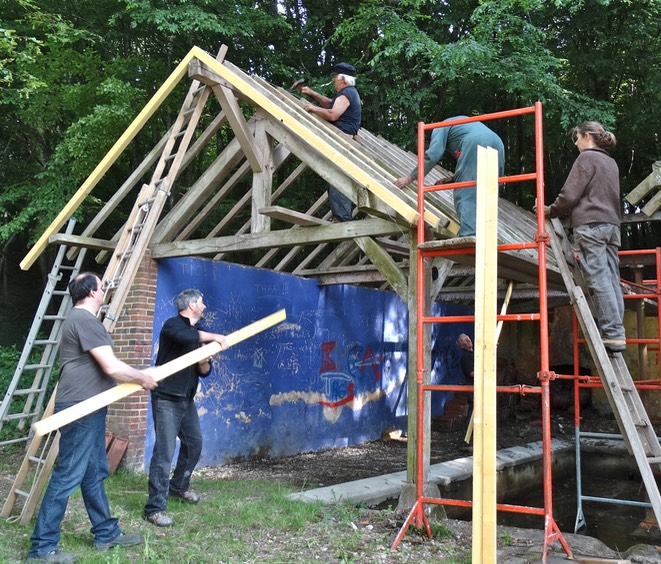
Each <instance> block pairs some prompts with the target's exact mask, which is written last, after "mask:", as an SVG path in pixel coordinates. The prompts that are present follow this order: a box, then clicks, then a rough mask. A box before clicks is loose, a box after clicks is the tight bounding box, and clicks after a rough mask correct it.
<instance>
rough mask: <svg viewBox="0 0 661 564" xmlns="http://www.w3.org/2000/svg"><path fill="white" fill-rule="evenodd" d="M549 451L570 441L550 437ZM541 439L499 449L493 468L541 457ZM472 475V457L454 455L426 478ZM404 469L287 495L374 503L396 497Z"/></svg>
mask: <svg viewBox="0 0 661 564" xmlns="http://www.w3.org/2000/svg"><path fill="white" fill-rule="evenodd" d="M551 450H552V452H553V453H558V452H562V451H565V450H571V451H573V450H574V443H573V441H566V440H561V439H552V440H551ZM541 458H542V442H541V441H537V442H534V443H529V444H527V445H524V446H517V447H511V448H506V449H502V450H499V451H498V452H497V453H496V468H497V470H498V471H500V470H503V469H505V468H508V467H511V466H516V465H518V464H524V463H526V462H532V461H535V460H541ZM472 475H473V457H472V456H467V457H465V458H457V459H455V460H450V461H448V462H441V463H439V464H432V465H431V466H430V468H429V481H430V482H431V483H434V484H437V485H439V486H447V485H449V484H451V483H452V482H459V481H462V480H466V479H468V478H470V477H471V476H472ZM406 483H407V482H406V471H405V470H402V471H401V472H394V473H392V474H384V475H383V476H376V477H374V478H364V479H362V480H354V481H352V482H346V483H344V484H335V485H333V486H325V487H323V488H316V489H313V490H308V491H304V492H296V493H293V494H290V495H289V498H290V499H292V500H297V501H307V502H313V501H321V502H322V503H326V504H331V503H338V502H341V501H348V502H351V503H355V504H357V505H358V504H365V505H368V506H374V505H378V504H379V503H382V502H384V501H386V500H388V499H397V498H399V494H400V492H401V490H402V488H403V487H404V485H405V484H406Z"/></svg>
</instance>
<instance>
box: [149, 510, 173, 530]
mask: <svg viewBox="0 0 661 564" xmlns="http://www.w3.org/2000/svg"><path fill="white" fill-rule="evenodd" d="M145 519H147V521H149V522H150V523H151V524H152V525H156V526H157V527H172V525H174V521H172V519H171V518H170V516H169V515H168V514H167V513H166V512H165V511H157V512H156V513H150V514H149V515H147V516H146V517H145Z"/></svg>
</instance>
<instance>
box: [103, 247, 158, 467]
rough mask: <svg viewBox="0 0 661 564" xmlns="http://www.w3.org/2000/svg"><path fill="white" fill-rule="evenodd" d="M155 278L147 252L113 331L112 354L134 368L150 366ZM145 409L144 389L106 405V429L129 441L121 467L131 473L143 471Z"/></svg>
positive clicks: (153, 264) (148, 252)
mask: <svg viewBox="0 0 661 564" xmlns="http://www.w3.org/2000/svg"><path fill="white" fill-rule="evenodd" d="M156 277H157V263H156V261H155V260H153V259H152V258H151V252H150V251H149V250H147V251H145V254H144V257H143V259H142V262H141V264H140V267H139V269H138V272H137V274H136V277H135V281H134V282H133V286H132V288H131V290H130V291H129V294H128V296H127V298H126V302H125V303H124V308H123V309H122V314H121V316H120V318H119V320H118V322H117V324H116V325H115V329H114V331H113V332H112V338H113V340H114V342H115V354H116V355H117V357H118V358H120V359H122V360H123V361H124V362H126V363H128V364H130V365H131V366H135V367H136V368H147V367H148V366H150V365H151V344H152V335H153V330H154V309H155V304H156ZM148 406H149V392H148V391H147V390H140V391H139V392H135V393H134V394H131V395H130V396H127V397H125V398H123V399H121V400H119V401H117V402H115V403H113V404H111V405H109V406H108V423H107V428H108V430H109V431H111V432H112V433H113V434H114V435H116V436H118V437H123V438H125V439H128V441H129V444H128V448H127V450H126V454H125V455H124V458H123V464H124V465H126V467H127V468H129V469H130V470H138V471H142V470H143V465H144V455H145V438H146V435H147V409H148Z"/></svg>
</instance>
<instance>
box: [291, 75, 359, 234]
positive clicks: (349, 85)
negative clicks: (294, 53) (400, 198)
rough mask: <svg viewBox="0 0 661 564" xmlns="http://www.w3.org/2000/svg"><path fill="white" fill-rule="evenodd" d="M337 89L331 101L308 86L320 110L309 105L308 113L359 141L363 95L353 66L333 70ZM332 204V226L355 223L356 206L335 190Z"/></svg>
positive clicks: (330, 189) (330, 196)
mask: <svg viewBox="0 0 661 564" xmlns="http://www.w3.org/2000/svg"><path fill="white" fill-rule="evenodd" d="M332 74H333V87H334V88H335V92H336V94H335V96H333V98H328V97H327V96H324V95H323V94H319V92H315V91H314V90H312V88H308V87H307V86H304V87H303V88H301V92H302V93H303V94H305V95H307V96H310V97H311V98H312V99H313V100H315V101H316V102H317V103H318V104H319V106H315V105H314V104H308V105H307V106H305V110H306V111H307V112H310V113H314V114H317V115H318V116H319V117H321V118H322V119H324V120H326V121H328V122H330V123H332V124H333V125H334V126H335V127H337V128H338V129H339V130H340V131H343V132H344V133H346V134H347V135H351V136H352V137H355V136H356V135H357V134H358V130H359V129H360V122H361V120H362V109H361V106H360V95H359V94H358V90H356V86H355V85H356V69H355V67H354V66H353V65H350V64H349V63H338V64H336V65H335V66H334V67H333V72H332ZM328 201H329V202H330V206H331V211H332V212H333V217H332V219H331V221H332V222H334V223H338V222H343V221H351V220H352V219H353V202H352V201H351V200H350V199H349V198H347V197H346V196H345V195H344V194H342V192H340V191H339V190H338V189H337V188H335V187H334V186H329V187H328Z"/></svg>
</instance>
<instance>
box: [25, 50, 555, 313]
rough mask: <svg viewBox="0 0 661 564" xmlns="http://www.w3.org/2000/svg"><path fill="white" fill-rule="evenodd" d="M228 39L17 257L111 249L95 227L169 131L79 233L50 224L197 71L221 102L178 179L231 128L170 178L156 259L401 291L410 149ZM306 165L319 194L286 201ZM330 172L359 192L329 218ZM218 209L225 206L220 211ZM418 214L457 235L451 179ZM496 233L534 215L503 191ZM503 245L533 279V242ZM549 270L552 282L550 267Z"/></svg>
mask: <svg viewBox="0 0 661 564" xmlns="http://www.w3.org/2000/svg"><path fill="white" fill-rule="evenodd" d="M225 51H226V50H225V49H221V53H219V55H218V56H217V57H216V58H214V57H213V56H211V55H209V54H208V53H206V52H204V51H202V50H201V49H199V48H193V49H192V50H191V51H190V52H189V54H188V55H187V57H186V58H185V59H184V60H183V61H182V62H181V63H180V64H179V66H178V67H177V69H176V70H175V72H173V74H172V75H171V77H169V79H168V80H167V81H166V83H164V85H163V87H162V88H161V89H160V90H159V91H158V92H157V93H156V94H155V96H154V97H153V98H152V100H151V101H150V102H149V104H148V105H147V106H146V107H145V108H144V109H143V111H142V112H141V113H140V114H139V115H138V117H137V118H136V120H135V121H134V122H133V124H132V125H131V126H130V128H129V129H128V130H127V132H126V133H125V134H124V135H123V136H122V137H121V138H120V139H119V140H118V141H117V143H116V144H115V146H114V147H113V148H112V149H111V151H110V152H109V153H108V155H107V156H106V158H105V159H104V160H103V161H102V162H101V163H100V164H99V166H98V167H97V169H95V171H94V172H93V173H92V175H90V178H88V180H87V181H86V182H85V184H83V186H81V188H80V190H79V191H78V192H77V193H76V195H75V196H74V197H73V198H72V200H71V201H70V202H69V204H68V205H67V206H66V208H65V209H63V210H62V212H61V213H60V215H59V216H58V218H56V220H55V221H54V222H53V224H52V225H51V227H50V228H49V229H48V230H47V232H46V233H44V235H43V236H42V238H41V239H40V240H39V242H38V243H37V244H36V245H35V247H34V248H33V249H32V250H31V251H30V253H29V254H28V255H27V256H26V258H25V259H24V261H23V263H21V266H22V267H23V268H29V266H30V264H32V262H33V261H34V259H35V258H36V256H37V255H38V254H39V253H40V252H41V251H42V250H43V248H44V246H45V244H46V242H51V243H53V242H56V243H66V244H68V245H71V246H83V247H87V248H93V249H97V250H99V251H100V253H99V255H98V256H97V260H99V261H103V260H104V259H105V258H106V257H107V254H108V253H107V251H110V250H112V249H113V248H114V246H115V242H116V241H117V239H118V238H119V233H118V234H117V235H116V236H115V237H114V238H112V239H111V240H107V239H99V238H96V237H95V235H96V233H97V232H98V230H99V228H100V227H101V226H102V225H103V224H104V222H105V221H106V220H107V219H108V218H109V217H111V216H112V215H113V213H118V212H116V209H117V206H118V205H119V203H120V202H121V201H122V200H124V199H125V198H131V199H133V198H137V195H136V190H135V188H136V186H138V185H139V184H140V183H141V182H144V180H143V177H145V176H147V175H149V174H150V173H151V171H152V170H153V168H154V166H155V165H156V163H157V162H158V161H159V159H160V158H161V156H162V154H163V151H164V146H165V143H166V139H167V137H168V135H167V134H166V135H165V136H164V137H163V139H162V140H161V141H160V142H159V143H157V144H156V146H155V147H154V148H153V150H152V151H151V152H150V153H149V154H148V155H146V156H145V158H144V160H143V161H142V163H141V164H140V165H139V166H138V167H136V169H135V170H134V171H133V173H132V174H131V175H130V177H129V178H128V179H127V180H126V181H125V182H124V184H123V185H122V186H120V187H119V188H118V190H117V191H116V193H115V194H114V195H113V197H112V198H111V199H110V200H109V201H108V202H107V203H106V204H105V206H104V207H103V208H102V209H101V210H100V211H99V212H98V213H97V215H96V216H95V217H94V218H93V219H92V220H91V221H90V222H89V223H87V224H86V226H85V228H84V231H83V232H82V233H81V234H80V235H64V234H58V231H59V229H61V228H62V226H63V225H64V223H65V222H66V220H67V219H68V217H70V216H71V215H72V214H73V213H74V212H75V211H76V209H77V208H78V207H79V206H80V205H81V203H82V202H83V201H84V198H85V197H86V196H87V195H88V194H89V193H90V192H91V190H92V189H93V188H94V186H95V185H96V184H97V183H98V181H99V180H100V178H101V177H102V176H103V174H105V172H106V171H107V170H108V169H109V167H110V166H111V165H112V163H113V162H114V161H115V160H116V159H117V157H118V156H119V154H121V152H122V151H123V150H124V149H125V148H126V146H127V145H128V144H129V143H130V141H131V140H132V139H133V138H134V137H135V135H136V134H137V132H138V131H139V130H140V128H141V127H142V126H143V125H144V123H145V122H146V120H147V119H149V118H150V117H151V115H153V114H154V112H155V111H156V109H157V108H158V107H159V106H160V104H161V103H162V101H163V100H164V99H165V98H166V97H167V96H169V95H171V93H172V91H173V89H174V87H175V86H176V84H177V83H178V82H179V81H181V80H182V79H184V76H185V75H186V74H188V77H189V79H191V80H193V81H199V82H200V84H201V85H202V87H204V86H205V85H206V87H208V89H209V90H210V92H212V93H213V95H214V96H211V95H209V98H214V97H215V99H216V101H217V102H218V104H215V103H213V102H212V101H209V102H206V105H205V108H204V109H205V112H211V115H212V116H213V118H212V119H210V121H209V122H208V124H207V126H206V127H205V128H200V130H199V131H196V133H195V137H194V139H193V140H192V142H191V144H190V146H189V148H188V149H187V151H186V154H185V156H184V157H183V159H182V162H181V164H180V170H179V172H178V177H177V182H179V179H181V177H182V176H181V175H182V172H183V171H184V170H187V168H188V167H189V165H190V164H191V163H192V162H194V161H195V159H197V158H200V157H201V155H203V154H206V155H207V156H208V153H209V151H208V147H209V146H210V145H209V144H210V143H211V142H212V141H214V143H216V144H218V139H219V138H218V136H217V132H218V131H219V130H220V128H221V127H223V126H224V125H225V124H229V125H230V126H231V130H232V132H233V137H232V138H231V139H230V140H229V141H228V142H227V143H225V144H224V146H222V147H219V148H218V149H217V150H214V154H215V158H214V159H213V161H212V162H211V164H209V165H208V167H206V169H205V170H204V171H203V172H202V174H200V176H199V177H197V178H196V179H194V180H192V181H191V180H190V179H188V180H187V183H188V184H189V186H188V187H187V189H185V190H172V187H169V188H170V197H169V200H170V206H169V207H168V209H164V210H163V212H162V213H161V214H160V217H159V218H158V222H157V224H156V225H155V227H154V230H153V234H152V236H151V239H150V242H149V248H150V250H151V253H152V256H153V257H154V258H156V259H160V258H166V257H176V256H204V257H211V258H214V259H222V260H228V261H230V262H238V263H242V264H248V265H252V266H257V267H261V268H267V269H271V270H274V271H279V272H289V273H293V274H296V275H299V276H304V277H313V278H316V279H317V280H318V281H319V283H321V284H335V283H353V284H363V285H369V286H373V287H381V288H387V287H390V288H392V289H394V290H395V291H396V292H397V293H398V294H399V295H400V296H402V297H403V299H406V298H405V296H406V295H407V293H408V264H409V260H410V256H411V255H410V252H411V249H412V248H414V247H415V244H414V243H413V244H412V243H411V237H412V236H414V231H413V230H414V228H415V226H416V224H417V221H418V211H417V195H416V192H415V189H414V188H411V187H409V188H406V189H403V190H401V189H399V188H397V187H396V186H395V185H394V183H393V182H394V180H395V179H396V178H397V177H399V176H403V175H405V174H408V172H409V171H410V170H411V168H412V167H413V166H414V164H415V163H416V156H415V155H414V154H412V153H410V152H407V151H404V150H402V149H401V148H399V147H397V146H396V145H393V144H392V143H389V142H388V141H387V140H386V139H384V138H382V137H379V136H375V135H373V134H371V133H370V132H369V131H368V130H367V129H361V131H360V134H359V136H358V139H357V140H355V139H352V138H350V137H349V136H347V135H345V134H343V133H342V132H340V131H339V130H337V129H336V128H335V127H333V126H332V125H330V124H328V123H327V122H325V121H323V120H322V119H320V118H319V117H318V116H316V115H313V114H309V113H308V112H306V111H305V110H304V109H303V107H304V105H305V104H306V102H305V101H304V100H301V99H299V98H297V97H296V96H294V95H292V93H290V92H288V91H286V90H284V89H283V88H279V87H276V86H273V85H271V84H269V83H268V82H266V81H265V80H263V79H262V78H260V77H258V76H255V75H249V74H247V73H245V72H243V71H242V70H241V69H239V68H237V67H236V66H234V65H233V64H231V63H230V62H229V61H227V60H224V55H225ZM246 116H249V117H246ZM192 168H193V167H190V169H192ZM307 170H311V171H313V172H314V173H315V174H316V175H317V176H318V177H320V178H321V179H323V181H324V182H320V183H319V190H318V193H317V194H315V196H316V199H314V198H313V199H311V201H312V203H311V204H310V205H309V206H308V207H307V208H305V209H292V207H291V201H292V199H288V198H287V194H288V190H291V189H292V187H293V186H295V185H296V183H297V181H299V180H300V178H301V176H302V175H303V174H304V173H305V172H306V171H307ZM450 176H451V173H449V172H448V171H446V170H443V169H442V168H440V167H438V166H437V167H435V168H434V170H433V171H432V172H431V173H430V175H429V176H428V177H427V180H428V181H430V182H434V183H440V181H441V180H443V179H447V178H449V177H450ZM246 181H251V184H252V187H251V188H247V189H246V186H247V185H248V184H247V182H246ZM327 183H331V184H332V185H333V186H335V187H336V188H337V189H338V190H340V191H341V192H342V193H344V194H345V195H347V196H348V197H349V198H350V199H351V200H352V201H353V202H354V203H356V204H357V208H358V215H357V218H356V219H355V220H354V221H351V222H346V223H340V224H331V223H329V222H328V219H329V215H330V212H328V211H327V206H326V205H325V203H326V200H327V196H326V186H327ZM180 192H181V195H180V196H176V194H178V193H180ZM129 201H130V200H129ZM285 202H288V203H285ZM219 209H223V210H227V211H226V213H224V214H223V215H222V216H221V217H218V210H219ZM424 219H425V222H426V224H427V226H428V228H429V229H430V230H431V231H432V233H433V234H434V236H435V237H436V238H438V239H448V238H452V237H455V236H456V233H457V232H458V221H457V217H456V214H455V211H454V207H453V205H452V196H451V192H450V191H440V192H436V193H434V194H433V195H432V197H431V198H430V200H429V203H428V205H427V207H426V211H425V218H424ZM498 233H499V242H500V243H502V244H505V243H518V242H524V241H533V240H534V238H535V233H536V224H535V218H534V216H533V215H532V214H531V213H530V212H528V211H526V210H523V209H521V208H518V207H517V206H515V205H513V204H511V203H510V202H508V201H506V200H504V199H501V200H500V205H499V227H498ZM508 255H509V256H510V257H511V258H510V259H509V262H515V263H516V264H515V266H513V265H509V266H508V265H507V264H505V263H503V265H502V275H503V278H509V279H514V280H519V281H521V282H524V283H533V282H534V280H536V272H537V256H536V251H534V250H524V251H516V252H509V253H508ZM551 260H552V257H551ZM469 262H470V261H469ZM505 262H508V261H505ZM550 269H551V273H552V274H553V273H554V272H555V270H556V269H555V267H554V265H553V263H551V264H550ZM444 281H445V283H444V285H443V288H442V289H440V292H441V293H443V292H446V293H448V294H451V295H452V296H453V297H454V299H461V296H462V295H464V293H465V290H470V288H471V286H472V269H471V267H470V265H462V264H460V263H457V264H455V265H454V266H453V267H452V269H451V270H449V277H448V278H444ZM550 282H551V283H553V276H551V277H550ZM559 288H561V286H559ZM466 299H468V300H470V299H472V297H470V296H469V297H466Z"/></svg>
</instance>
